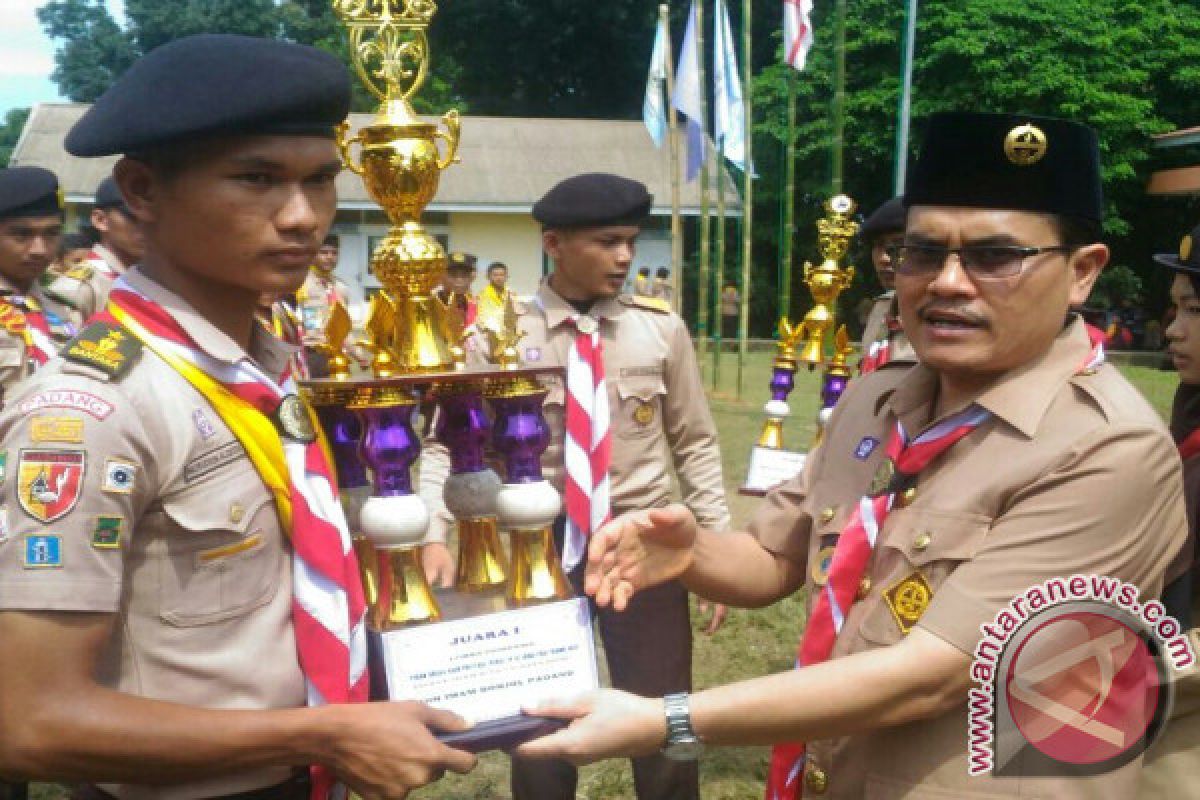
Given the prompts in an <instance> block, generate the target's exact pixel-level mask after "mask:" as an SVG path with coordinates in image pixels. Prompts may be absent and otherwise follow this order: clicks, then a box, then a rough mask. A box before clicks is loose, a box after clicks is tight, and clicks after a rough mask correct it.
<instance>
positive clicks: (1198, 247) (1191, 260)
mask: <svg viewBox="0 0 1200 800" xmlns="http://www.w3.org/2000/svg"><path fill="white" fill-rule="evenodd" d="M1154 260H1155V261H1157V262H1158V263H1159V264H1161V265H1162V266H1164V267H1167V268H1168V269H1172V270H1175V271H1176V272H1181V273H1183V274H1185V275H1195V276H1200V225H1197V226H1196V227H1194V228H1192V229H1191V231H1189V232H1188V234H1187V236H1184V237H1183V239H1182V240H1180V242H1179V252H1178V253H1159V254H1158V255H1156V256H1155V257H1154Z"/></svg>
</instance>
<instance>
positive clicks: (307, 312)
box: [296, 234, 362, 378]
mask: <svg viewBox="0 0 1200 800" xmlns="http://www.w3.org/2000/svg"><path fill="white" fill-rule="evenodd" d="M340 253H341V240H340V239H338V237H337V236H336V235H334V234H329V235H327V236H326V237H325V240H324V241H323V242H321V248H320V249H319V250H318V251H317V257H316V259H315V260H314V261H313V264H312V268H311V269H309V271H308V276H307V277H306V278H305V279H304V283H303V285H301V287H300V290H299V291H297V292H296V310H297V312H298V313H299V317H300V328H301V335H302V337H303V341H304V362H305V364H307V370H308V374H309V375H310V376H311V377H313V378H327V377H329V356H328V355H327V354H326V352H325V351H324V350H323V349H320V348H318V345H324V344H325V326H326V325H327V324H328V322H329V314H330V312H331V311H332V310H333V306H334V304H335V303H341V304H342V305H343V306H345V307H346V311H347V312H349V311H350V292H349V290H348V289H347V288H346V283H345V281H343V280H342V279H341V278H339V277H337V275H335V274H334V271H335V270H336V269H337V265H338V256H339V255H340ZM345 346H346V349H347V350H348V351H349V352H351V353H354V354H356V355H360V354H359V353H358V347H357V346H356V345H355V344H354V342H353V341H352V337H348V338H347V341H346V342H345ZM359 360H360V361H361V360H362V359H361V358H360V359H359Z"/></svg>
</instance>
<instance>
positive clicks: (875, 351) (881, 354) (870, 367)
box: [858, 313, 900, 375]
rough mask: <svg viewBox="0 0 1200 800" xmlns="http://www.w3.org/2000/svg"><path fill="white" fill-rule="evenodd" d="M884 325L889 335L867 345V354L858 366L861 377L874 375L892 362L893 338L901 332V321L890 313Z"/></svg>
mask: <svg viewBox="0 0 1200 800" xmlns="http://www.w3.org/2000/svg"><path fill="white" fill-rule="evenodd" d="M884 324H885V325H886V326H887V333H886V334H884V335H883V336H882V337H880V338H879V339H876V340H875V341H873V342H871V343H870V344H869V345H867V352H866V353H864V354H863V359H862V361H860V362H859V364H858V374H859V375H867V374H869V373H872V372H874V371H875V370H877V369H879V368H880V367H883V366H885V365H886V364H887V363H888V362H890V361H891V360H892V337H893V336H894V335H895V334H896V333H898V332H899V330H900V319H899V318H898V317H896V316H895V315H893V314H890V313H889V314H888V315H887V317H886V319H885V323H884Z"/></svg>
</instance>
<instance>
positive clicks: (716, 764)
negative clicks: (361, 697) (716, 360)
mask: <svg viewBox="0 0 1200 800" xmlns="http://www.w3.org/2000/svg"><path fill="white" fill-rule="evenodd" d="M703 366H704V371H705V374H706V380H707V377H709V376H711V371H712V362H711V358H710V359H707V360H706V363H705V364H704V365H703ZM770 371H771V355H770V354H769V353H752V354H750V355H749V356H748V358H747V363H746V364H745V369H744V375H743V376H742V377H743V382H744V387H745V388H744V393H743V394H742V396H741V397H740V398H739V397H738V392H737V378H738V370H737V364H736V356H734V355H733V354H725V355H723V356H722V359H721V366H720V381H719V383H718V385H717V388H716V389H715V390H712V391H711V392H710V401H711V406H712V409H713V415H714V416H715V418H716V422H717V427H718V429H719V431H720V437H721V449H722V456H723V461H724V468H725V485H726V489H727V490H728V492H729V498H730V504H731V506H732V511H733V516H734V521H735V524H736V523H743V522H745V521H746V520H747V519H748V518H749V516H750V514H751V513H752V511H753V508H754V504H755V502H757V501H756V500H754V499H752V498H746V497H741V496H739V495H738V494H737V487H738V485H739V483H740V482H741V480H742V479H743V478H744V477H745V474H746V462H747V459H748V456H749V453H750V448H751V446H752V445H753V443H754V440H755V439H756V438H757V436H758V434H759V431H760V430H761V427H762V420H763V415H762V411H761V409H762V405H763V403H764V402H765V400H766V399H767V397H768V393H767V389H766V386H767V383H768V381H769V379H770ZM1122 372H1124V374H1125V375H1126V376H1127V377H1128V378H1129V379H1130V380H1131V381H1132V382H1133V383H1134V384H1135V385H1136V386H1137V387H1138V388H1139V389H1140V390H1141V391H1142V392H1143V393H1144V394H1145V395H1146V397H1147V398H1148V399H1149V400H1150V402H1151V403H1152V404H1153V405H1154V407H1155V408H1157V409H1158V410H1159V412H1160V413H1162V414H1164V415H1165V414H1166V413H1167V412H1168V411H1169V409H1170V403H1171V395H1172V393H1173V392H1174V390H1175V385H1176V382H1177V379H1176V376H1175V373H1173V372H1164V371H1160V370H1156V369H1147V368H1144V367H1128V368H1123V369H1122ZM819 383H820V376H819V374H815V373H807V372H802V373H800V374H798V375H797V376H796V391H795V392H794V393H793V394H792V398H791V406H792V412H793V414H792V417H791V419H790V420H789V423H788V426H787V428H786V431H785V432H786V442H787V445H788V446H789V447H795V448H798V449H803V448H804V447H805V446H806V445H807V444H808V442H809V441H810V439H811V437H812V432H813V420H814V417H815V415H816V408H817V395H818V388H819ZM708 385H711V384H710V383H709V384H708ZM800 613H801V604H800V602H799V601H798V600H797V599H796V598H789V599H787V600H784V601H783V602H781V603H778V604H776V605H775V606H773V607H771V608H769V609H765V610H761V611H753V612H751V611H732V612H730V615H729V619H728V621H727V622H726V624H725V626H724V627H723V628H722V629H721V630H720V631H719V632H718V633H717V634H716V635H715V636H713V637H711V638H710V637H706V636H704V635H703V634H702V633H700V632H699V630H698V628H699V616H698V615H694V626H695V627H697V634H696V648H695V658H694V664H695V668H694V672H695V681H696V686H697V687H698V688H703V687H706V686H714V685H718V684H723V683H729V682H731V681H736V680H739V679H742V678H748V677H753V676H756V675H762V674H764V673H768V672H778V671H781V670H784V669H788V668H789V667H790V666H791V663H792V659H793V653H794V647H795V643H796V641H797V636H798V633H799V631H800V622H801V620H800ZM766 763H767V751H766V750H765V749H761V748H729V749H722V750H710V751H708V752H707V753H706V754H705V755H704V758H703V760H702V762H701V783H702V786H703V796H704V798H705V800H751V799H752V798H758V797H761V796H762V781H763V778H764V776H765V774H766ZM35 796H36V797H38V798H39V800H51V798H58V797H61V796H62V792H61V790H59V789H58V787H52V786H38V787H35ZM508 796H509V793H508V762H507V759H506V758H505V757H504V756H502V755H499V754H494V753H493V754H489V755H487V756H485V757H484V758H483V759H481V761H480V764H479V767H478V768H477V769H476V770H475V771H474V772H472V773H471V774H470V775H466V776H456V775H452V776H448V777H447V778H445V779H444V780H442V781H441V782H440V783H438V784H435V785H433V786H430V787H428V788H426V789H423V790H421V791H419V792H416V793H414V794H413V797H417V798H428V799H429V800H499V799H500V798H507V797H508ZM633 796H634V792H633V780H632V775H631V773H630V771H629V768H628V765H627V762H624V761H620V762H617V761H614V762H607V763H604V764H598V765H594V766H591V767H587V768H585V769H583V770H582V771H581V774H580V781H579V790H578V797H580V798H587V799H588V800H617V799H618V798H632V797H633Z"/></svg>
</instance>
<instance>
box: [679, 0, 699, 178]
mask: <svg viewBox="0 0 1200 800" xmlns="http://www.w3.org/2000/svg"><path fill="white" fill-rule="evenodd" d="M701 91H702V88H701V86H700V50H699V48H697V47H696V0H692V10H691V11H690V12H689V13H688V23H687V30H686V31H685V32H684V34H683V47H682V49H681V51H680V53H679V69H677V70H676V71H675V94H674V95H672V97H671V105H672V106H673V107H674V108H675V110H676V111H678V112H679V113H680V114H683V115H684V116H685V117H687V135H688V154H687V180H689V181H693V180H695V179H696V176H697V175H698V174H700V167H701V166H702V165H703V164H704V135H705V134H704V129H705V125H704V115H703V114H702V113H701V111H700V109H701V108H702V106H701V94H700V92H701Z"/></svg>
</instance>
